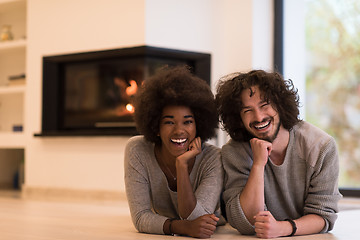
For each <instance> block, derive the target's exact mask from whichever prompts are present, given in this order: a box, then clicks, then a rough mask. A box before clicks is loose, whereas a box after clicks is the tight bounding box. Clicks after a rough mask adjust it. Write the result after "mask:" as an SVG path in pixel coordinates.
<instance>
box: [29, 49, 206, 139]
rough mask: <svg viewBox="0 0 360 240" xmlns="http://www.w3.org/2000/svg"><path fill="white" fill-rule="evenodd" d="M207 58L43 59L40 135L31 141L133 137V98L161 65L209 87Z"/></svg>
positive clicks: (152, 52)
mask: <svg viewBox="0 0 360 240" xmlns="http://www.w3.org/2000/svg"><path fill="white" fill-rule="evenodd" d="M210 60H211V56H210V54H207V53H199V52H189V51H181V50H175V49H165V48H157V47H150V46H140V47H133V48H122V49H113V50H106V51H96V52H85V53H75V54H66V55H56V56H45V57H43V102H42V103H43V108H42V130H41V133H37V134H35V136H84V135H90V136H91V135H94V136H95V135H135V134H137V132H136V128H135V122H134V120H133V112H134V107H133V105H132V98H133V96H134V94H135V93H136V91H137V89H138V87H139V86H140V85H141V84H142V82H143V81H144V80H145V79H146V78H148V77H149V76H151V75H152V74H154V72H155V71H156V69H157V68H159V67H162V66H164V65H170V66H175V65H188V66H189V67H191V69H192V71H193V73H194V74H195V75H197V76H199V77H200V78H202V79H204V80H205V81H207V83H208V84H210Z"/></svg>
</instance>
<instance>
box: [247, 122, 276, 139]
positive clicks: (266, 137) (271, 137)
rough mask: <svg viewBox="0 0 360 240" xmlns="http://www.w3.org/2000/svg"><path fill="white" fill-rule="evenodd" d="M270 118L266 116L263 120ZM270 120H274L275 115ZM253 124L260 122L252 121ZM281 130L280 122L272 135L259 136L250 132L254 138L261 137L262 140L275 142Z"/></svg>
mask: <svg viewBox="0 0 360 240" xmlns="http://www.w3.org/2000/svg"><path fill="white" fill-rule="evenodd" d="M268 119H269V118H266V119H263V120H262V122H266V121H268ZM270 121H271V122H274V118H273V117H270ZM252 124H253V125H254V124H258V122H256V123H252ZM279 131H280V122H279V123H278V125H277V126H276V130H275V132H274V134H273V135H272V136H265V137H257V136H254V134H252V133H250V134H251V135H252V136H253V137H254V138H258V139H261V140H265V141H268V142H271V143H272V142H274V140H275V139H276V138H277V136H278V134H279Z"/></svg>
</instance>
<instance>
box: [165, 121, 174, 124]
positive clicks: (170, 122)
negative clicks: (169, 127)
mask: <svg viewBox="0 0 360 240" xmlns="http://www.w3.org/2000/svg"><path fill="white" fill-rule="evenodd" d="M164 124H174V123H173V122H172V121H165V122H164Z"/></svg>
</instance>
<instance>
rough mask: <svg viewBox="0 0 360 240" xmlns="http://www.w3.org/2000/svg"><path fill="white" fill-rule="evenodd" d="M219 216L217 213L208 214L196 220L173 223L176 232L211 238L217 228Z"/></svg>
mask: <svg viewBox="0 0 360 240" xmlns="http://www.w3.org/2000/svg"><path fill="white" fill-rule="evenodd" d="M218 221H219V218H218V217H216V216H215V214H206V215H203V216H201V217H198V218H196V219H195V220H192V221H188V220H179V221H175V222H174V223H173V224H174V225H173V228H172V229H173V230H174V233H179V234H182V235H187V236H191V237H196V238H210V237H211V235H213V234H214V232H215V230H216V225H217V222H218Z"/></svg>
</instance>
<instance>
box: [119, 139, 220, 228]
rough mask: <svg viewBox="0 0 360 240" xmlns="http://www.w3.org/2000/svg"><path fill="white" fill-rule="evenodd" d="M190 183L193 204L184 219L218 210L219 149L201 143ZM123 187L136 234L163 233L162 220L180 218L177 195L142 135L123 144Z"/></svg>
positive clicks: (150, 146) (152, 145)
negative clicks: (193, 197) (171, 188)
mask: <svg viewBox="0 0 360 240" xmlns="http://www.w3.org/2000/svg"><path fill="white" fill-rule="evenodd" d="M190 183H191V185H192V187H193V191H194V193H195V197H196V200H197V203H196V206H195V209H194V210H193V211H192V213H191V214H190V215H189V217H188V218H187V219H188V220H193V219H196V218H198V217H200V216H202V215H205V214H210V213H214V212H215V210H216V209H218V208H219V200H220V193H221V190H222V186H223V168H222V166H221V160H220V149H219V148H217V147H215V146H212V145H210V144H206V143H203V145H202V152H201V153H200V154H199V155H197V156H196V160H195V164H194V166H193V169H192V171H191V173H190ZM125 187H126V194H127V198H128V203H129V206H130V212H131V217H132V221H133V223H134V226H135V227H136V229H137V230H138V231H139V232H145V233H154V234H164V232H163V225H164V223H165V221H166V219H168V218H177V219H180V217H179V214H178V207H177V206H178V204H177V192H173V191H172V190H170V189H169V187H168V183H167V179H166V177H165V174H164V173H163V172H162V170H161V168H160V167H159V165H158V162H157V161H156V158H155V155H154V144H153V143H151V142H148V141H146V140H145V139H144V137H143V136H135V137H132V138H131V139H129V141H128V143H127V145H126V148H125Z"/></svg>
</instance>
